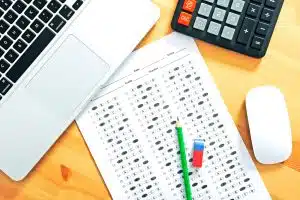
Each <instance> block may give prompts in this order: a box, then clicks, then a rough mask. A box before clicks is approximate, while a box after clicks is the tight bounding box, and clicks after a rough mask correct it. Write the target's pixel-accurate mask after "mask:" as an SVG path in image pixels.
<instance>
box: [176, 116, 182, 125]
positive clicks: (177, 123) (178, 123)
mask: <svg viewBox="0 0 300 200" xmlns="http://www.w3.org/2000/svg"><path fill="white" fill-rule="evenodd" d="M176 127H181V124H180V121H179V117H177V122H176Z"/></svg>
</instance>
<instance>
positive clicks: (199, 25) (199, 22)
mask: <svg viewBox="0 0 300 200" xmlns="http://www.w3.org/2000/svg"><path fill="white" fill-rule="evenodd" d="M206 24H207V19H204V18H202V17H196V20H195V23H194V28H195V29H198V30H201V31H204V30H205V27H206Z"/></svg>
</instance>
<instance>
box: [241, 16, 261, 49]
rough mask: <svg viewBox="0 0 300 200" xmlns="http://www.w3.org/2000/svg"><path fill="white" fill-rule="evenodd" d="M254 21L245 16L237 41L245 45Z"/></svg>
mask: <svg viewBox="0 0 300 200" xmlns="http://www.w3.org/2000/svg"><path fill="white" fill-rule="evenodd" d="M255 23H256V21H255V20H253V19H250V18H248V17H246V18H245V20H244V22H243V25H242V28H241V30H240V33H239V36H238V39H237V40H238V42H239V43H242V44H245V45H247V44H248V43H249V41H250V36H251V33H252V32H253V31H254V28H255Z"/></svg>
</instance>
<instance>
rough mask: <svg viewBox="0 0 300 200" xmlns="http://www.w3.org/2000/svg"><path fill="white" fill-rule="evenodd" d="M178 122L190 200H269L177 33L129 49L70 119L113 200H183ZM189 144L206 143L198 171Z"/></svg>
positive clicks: (200, 66) (199, 63)
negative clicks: (92, 96) (96, 90)
mask: <svg viewBox="0 0 300 200" xmlns="http://www.w3.org/2000/svg"><path fill="white" fill-rule="evenodd" d="M177 117H179V118H180V121H181V123H182V125H183V131H184V136H185V143H186V148H187V149H186V150H187V156H188V158H187V159H188V161H189V167H190V168H189V169H190V181H191V186H192V196H193V199H195V200H198V199H199V200H209V199H211V200H231V199H234V200H254V199H259V200H269V199H271V197H270V195H269V193H268V192H267V190H266V188H265V186H264V184H263V181H262V179H261V178H260V175H259V173H258V171H257V170H256V168H255V165H254V163H253V162H252V160H251V157H250V155H249V153H248V152H247V150H246V147H245V145H244V143H243V141H242V139H241V137H240V135H239V132H238V130H237V129H236V127H235V124H234V122H233V120H232V119H231V116H230V114H229V113H228V111H227V108H226V106H225V104H224V102H223V100H222V97H221V95H220V93H219V91H218V89H217V88H216V85H215V84H214V82H213V79H212V77H211V75H210V73H209V71H208V68H207V66H206V64H205V62H204V60H203V58H202V56H201V55H200V53H199V51H198V48H197V46H196V44H195V42H194V41H193V39H191V38H189V37H187V36H184V35H181V34H179V33H172V34H170V35H168V36H166V37H164V38H162V39H161V40H158V41H156V42H154V43H152V44H150V45H148V46H145V47H143V48H142V49H140V50H137V51H135V52H134V53H133V54H132V55H131V56H130V57H129V58H128V59H127V60H126V61H125V63H124V64H123V66H122V67H121V68H120V69H119V71H117V73H116V74H115V75H114V76H113V78H112V79H111V80H110V81H109V82H108V83H107V85H105V86H103V88H102V90H101V92H100V93H99V94H98V95H97V96H96V97H95V99H94V100H93V101H92V103H91V104H90V105H89V106H88V107H87V109H86V110H85V111H84V112H83V113H82V114H81V115H80V116H79V117H78V119H77V123H78V126H79V128H80V130H81V132H82V134H83V136H84V138H85V140H86V143H87V145H88V147H89V149H90V151H91V153H92V155H93V157H94V159H95V162H96V164H97V166H98V168H99V170H100V172H101V175H102V176H103V178H104V180H105V183H106V185H107V187H108V189H109V191H110V193H111V196H112V197H113V199H115V200H127V199H128V200H137V199H145V200H146V199H147V200H184V199H185V193H184V184H183V178H182V170H181V164H180V155H179V147H178V141H177V133H176V131H175V123H176V119H177ZM194 139H202V140H204V141H205V150H204V161H203V168H201V169H197V168H193V167H192V165H191V163H192V151H193V149H192V147H193V140H194Z"/></svg>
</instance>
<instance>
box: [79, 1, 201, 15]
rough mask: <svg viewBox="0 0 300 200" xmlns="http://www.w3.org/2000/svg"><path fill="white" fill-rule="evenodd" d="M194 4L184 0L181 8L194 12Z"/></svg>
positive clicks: (194, 2)
mask: <svg viewBox="0 0 300 200" xmlns="http://www.w3.org/2000/svg"><path fill="white" fill-rule="evenodd" d="M81 2H82V1H81ZM81 4H82V3H81ZM196 4H197V2H196V0H184V2H183V6H182V9H183V10H185V11H188V12H191V13H192V12H194V10H195V8H196ZM73 6H74V5H73ZM76 10H77V9H76Z"/></svg>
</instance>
